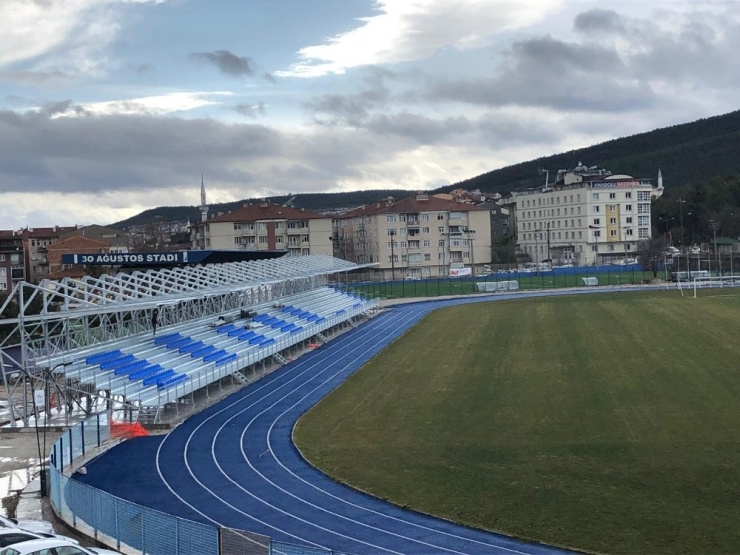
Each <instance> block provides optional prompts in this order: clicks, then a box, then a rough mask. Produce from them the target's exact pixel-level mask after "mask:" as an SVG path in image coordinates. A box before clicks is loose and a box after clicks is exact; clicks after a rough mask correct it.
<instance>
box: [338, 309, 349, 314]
mask: <svg viewBox="0 0 740 555" xmlns="http://www.w3.org/2000/svg"><path fill="white" fill-rule="evenodd" d="M345 312H347V310H345V309H344V308H343V309H342V310H337V312H336V313H337V314H344V313H345Z"/></svg>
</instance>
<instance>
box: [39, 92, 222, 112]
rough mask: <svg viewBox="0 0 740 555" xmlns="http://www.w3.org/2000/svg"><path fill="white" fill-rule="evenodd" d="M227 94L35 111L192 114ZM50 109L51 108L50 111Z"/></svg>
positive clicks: (161, 97) (68, 103)
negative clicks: (189, 112) (193, 111)
mask: <svg viewBox="0 0 740 555" xmlns="http://www.w3.org/2000/svg"><path fill="white" fill-rule="evenodd" d="M231 95H232V93H230V92H228V91H210V92H172V93H167V94H162V95H157V96H146V97H141V98H131V99H124V100H110V101H106V102H87V103H81V104H73V103H72V102H71V101H65V102H61V103H55V104H51V105H50V106H44V107H41V108H39V109H38V111H39V112H41V113H44V114H48V115H50V116H51V117H71V116H83V115H84V116H111V115H150V116H157V115H159V116H161V115H166V114H172V113H176V112H186V111H189V110H195V109H196V108H201V107H203V106H212V105H215V104H220V103H221V101H220V100H217V99H218V98H219V97H224V96H231ZM50 107H51V108H50Z"/></svg>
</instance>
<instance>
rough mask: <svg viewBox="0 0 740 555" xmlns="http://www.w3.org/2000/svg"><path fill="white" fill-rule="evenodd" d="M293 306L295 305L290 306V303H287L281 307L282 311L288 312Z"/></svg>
mask: <svg viewBox="0 0 740 555" xmlns="http://www.w3.org/2000/svg"><path fill="white" fill-rule="evenodd" d="M294 308H295V307H294V306H291V305H288V306H284V307H283V312H290V311H291V310H293V309H294Z"/></svg>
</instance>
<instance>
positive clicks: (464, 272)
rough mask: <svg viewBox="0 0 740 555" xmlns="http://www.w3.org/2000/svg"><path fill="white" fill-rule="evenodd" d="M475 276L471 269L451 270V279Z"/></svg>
mask: <svg viewBox="0 0 740 555" xmlns="http://www.w3.org/2000/svg"><path fill="white" fill-rule="evenodd" d="M471 275H473V270H471V269H470V268H450V277H463V276H471Z"/></svg>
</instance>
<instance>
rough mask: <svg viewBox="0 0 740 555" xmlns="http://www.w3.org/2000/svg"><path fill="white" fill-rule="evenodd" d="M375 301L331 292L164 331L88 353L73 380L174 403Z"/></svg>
mask: <svg viewBox="0 0 740 555" xmlns="http://www.w3.org/2000/svg"><path fill="white" fill-rule="evenodd" d="M372 306H375V303H374V302H373V301H365V300H364V299H362V298H360V297H357V296H354V295H349V294H346V293H342V292H340V291H337V290H334V289H331V288H329V287H322V288H319V289H314V290H312V291H306V292H302V293H298V294H296V295H292V296H290V297H287V298H285V299H281V304H276V303H275V301H273V302H272V303H265V304H264V305H258V306H253V307H250V313H252V314H255V315H254V316H253V317H252V318H241V319H239V314H237V315H236V316H234V317H235V318H237V319H236V320H234V321H231V322H228V323H222V324H221V325H217V322H218V321H219V320H218V318H217V317H212V318H209V319H206V320H201V321H198V322H189V323H187V324H181V325H178V326H172V327H168V328H164V329H162V330H161V331H160V335H157V336H156V337H150V336H149V337H147V336H136V337H131V338H127V339H122V340H119V341H116V342H114V343H111V344H108V346H107V348H106V349H104V350H98V351H93V352H89V353H87V355H86V356H85V358H84V360H82V361H78V362H76V363H75V364H73V365H72V366H70V367H68V368H67V369H66V374H67V376H68V377H77V378H78V379H79V380H80V381H81V382H86V383H94V384H95V385H96V386H98V387H99V388H104V389H109V390H110V391H111V394H113V395H124V396H125V397H126V398H127V399H130V400H137V401H140V402H141V403H142V405H144V406H158V405H162V404H164V403H167V402H172V401H174V400H176V399H177V398H178V397H181V396H183V395H185V394H188V393H189V392H190V391H193V390H195V389H198V388H200V387H203V386H205V385H206V384H207V383H211V382H213V381H216V380H218V379H220V378H222V377H224V376H226V375H228V374H230V373H232V372H234V371H235V370H237V369H240V368H244V367H246V366H249V365H251V364H255V363H257V362H259V361H261V360H264V359H266V358H268V357H270V356H272V355H274V354H276V353H278V352H280V351H282V350H284V349H287V348H288V347H291V346H293V345H296V344H299V343H301V342H302V341H305V340H307V339H310V338H312V337H314V336H315V335H316V334H318V333H321V332H322V331H324V330H326V329H328V328H330V327H333V326H336V325H338V324H341V323H342V322H344V321H346V320H349V319H350V318H353V317H355V316H358V315H360V314H363V313H364V312H366V311H367V310H368V309H369V308H371V307H372Z"/></svg>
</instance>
